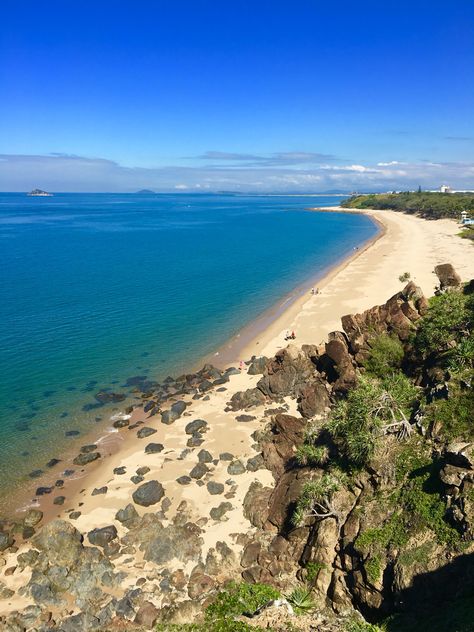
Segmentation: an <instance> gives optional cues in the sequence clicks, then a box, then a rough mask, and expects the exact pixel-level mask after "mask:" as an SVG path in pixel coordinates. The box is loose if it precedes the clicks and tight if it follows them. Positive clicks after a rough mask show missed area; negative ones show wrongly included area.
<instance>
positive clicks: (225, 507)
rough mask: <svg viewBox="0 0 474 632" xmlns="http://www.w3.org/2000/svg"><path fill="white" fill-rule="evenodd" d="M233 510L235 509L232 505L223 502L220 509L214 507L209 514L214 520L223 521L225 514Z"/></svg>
mask: <svg viewBox="0 0 474 632" xmlns="http://www.w3.org/2000/svg"><path fill="white" fill-rule="evenodd" d="M231 509H233V507H232V505H231V503H228V502H223V503H221V504H220V505H219V506H218V507H213V508H212V509H211V511H210V512H209V515H210V516H211V518H212V519H213V520H222V519H223V518H224V516H225V514H226V513H227V512H228V511H230V510H231ZM226 519H227V518H226Z"/></svg>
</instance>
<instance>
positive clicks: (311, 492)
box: [292, 473, 341, 527]
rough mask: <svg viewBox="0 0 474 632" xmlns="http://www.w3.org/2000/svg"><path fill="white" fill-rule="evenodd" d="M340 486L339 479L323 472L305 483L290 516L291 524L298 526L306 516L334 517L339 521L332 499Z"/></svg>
mask: <svg viewBox="0 0 474 632" xmlns="http://www.w3.org/2000/svg"><path fill="white" fill-rule="evenodd" d="M340 487H341V481H340V480H339V479H338V478H337V477H336V476H335V475H334V474H331V473H326V474H323V476H322V477H321V478H320V479H319V480H317V481H310V482H309V483H305V484H304V485H303V490H302V492H301V495H300V497H299V498H298V501H297V503H296V509H295V511H294V513H293V516H292V523H293V525H294V526H295V527H297V526H300V525H301V524H303V523H304V521H305V520H306V519H307V518H319V519H320V520H324V519H325V518H334V519H335V520H336V522H337V523H339V519H340V516H339V513H338V512H337V511H336V509H335V507H334V505H333V502H332V501H333V496H334V493H335V492H337V491H338V490H339V489H340Z"/></svg>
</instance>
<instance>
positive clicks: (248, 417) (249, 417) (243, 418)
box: [236, 415, 257, 421]
mask: <svg viewBox="0 0 474 632" xmlns="http://www.w3.org/2000/svg"><path fill="white" fill-rule="evenodd" d="M236 419H237V421H253V420H254V419H257V418H256V417H254V416H253V415H237V417H236Z"/></svg>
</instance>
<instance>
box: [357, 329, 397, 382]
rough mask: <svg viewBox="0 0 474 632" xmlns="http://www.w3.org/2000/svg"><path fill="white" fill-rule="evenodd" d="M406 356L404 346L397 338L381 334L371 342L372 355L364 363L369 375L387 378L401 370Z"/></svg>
mask: <svg viewBox="0 0 474 632" xmlns="http://www.w3.org/2000/svg"><path fill="white" fill-rule="evenodd" d="M403 356H404V350H403V345H402V343H401V342H400V340H399V339H398V338H397V337H396V336H389V335H388V334H381V335H380V336H377V337H376V338H374V340H371V341H370V355H369V357H368V358H367V360H366V361H365V362H364V366H365V368H366V369H367V371H368V372H369V373H371V374H372V375H375V376H376V377H385V376H386V375H387V374H388V373H390V372H391V371H394V370H395V369H399V368H400V366H401V364H402V360H403Z"/></svg>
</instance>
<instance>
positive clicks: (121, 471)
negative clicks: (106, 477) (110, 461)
mask: <svg viewBox="0 0 474 632" xmlns="http://www.w3.org/2000/svg"><path fill="white" fill-rule="evenodd" d="M126 472H127V468H126V467H125V465H121V466H120V467H114V469H113V473H114V474H116V475H117V476H123V474H126Z"/></svg>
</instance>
